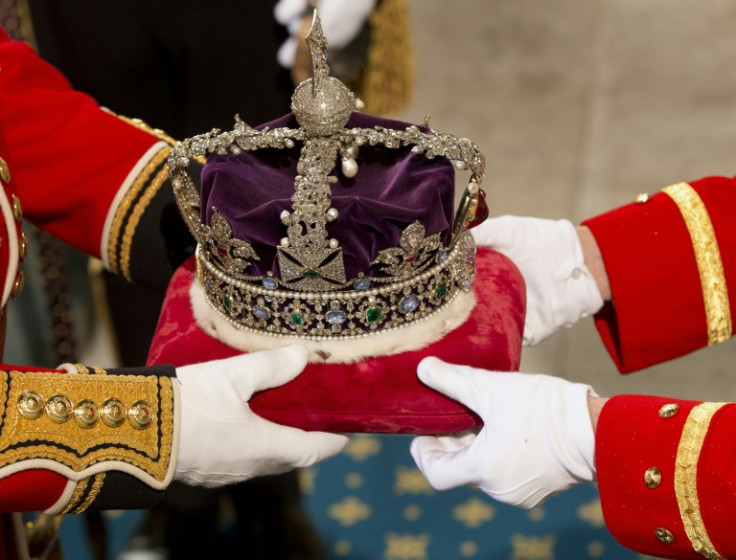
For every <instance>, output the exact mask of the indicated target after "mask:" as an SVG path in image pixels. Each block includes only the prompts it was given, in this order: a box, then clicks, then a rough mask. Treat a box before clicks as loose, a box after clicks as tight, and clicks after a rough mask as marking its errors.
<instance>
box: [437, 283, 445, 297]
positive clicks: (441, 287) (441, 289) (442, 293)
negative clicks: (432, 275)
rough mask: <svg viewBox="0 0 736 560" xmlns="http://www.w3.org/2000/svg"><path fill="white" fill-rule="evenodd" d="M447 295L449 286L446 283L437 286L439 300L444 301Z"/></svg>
mask: <svg viewBox="0 0 736 560" xmlns="http://www.w3.org/2000/svg"><path fill="white" fill-rule="evenodd" d="M446 295H447V284H446V283H445V282H442V283H441V284H437V299H442V298H443V297H445V296H446Z"/></svg>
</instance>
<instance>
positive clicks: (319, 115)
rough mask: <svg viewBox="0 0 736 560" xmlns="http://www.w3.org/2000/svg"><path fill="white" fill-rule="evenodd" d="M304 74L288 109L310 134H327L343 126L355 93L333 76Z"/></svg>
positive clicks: (353, 106)
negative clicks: (319, 77)
mask: <svg viewBox="0 0 736 560" xmlns="http://www.w3.org/2000/svg"><path fill="white" fill-rule="evenodd" d="M313 80H314V78H307V79H306V80H304V81H303V82H302V83H301V84H299V86H298V87H297V88H296V91H295V92H294V95H292V97H291V110H292V112H293V113H294V116H295V117H296V120H297V122H298V123H299V125H300V126H301V127H302V128H304V129H305V131H306V132H307V134H308V135H309V136H329V135H330V134H333V133H335V132H337V131H338V130H340V129H341V128H343V127H344V126H345V125H346V124H347V122H348V119H350V114H351V113H352V111H353V110H354V109H355V95H354V94H353V92H352V91H350V90H349V89H348V88H347V87H346V86H345V84H343V83H342V82H341V81H340V80H338V79H337V78H333V77H332V76H325V77H323V78H322V79H321V80H320V83H319V87H314V84H313Z"/></svg>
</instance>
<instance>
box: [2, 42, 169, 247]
mask: <svg viewBox="0 0 736 560" xmlns="http://www.w3.org/2000/svg"><path fill="white" fill-rule="evenodd" d="M0 68H1V69H2V70H1V71H0V122H1V123H2V127H3V132H4V134H5V139H6V141H7V144H8V147H9V150H10V157H11V160H12V165H13V168H12V172H13V177H14V179H15V184H16V194H17V196H18V197H19V198H20V199H21V201H22V202H23V206H24V211H25V215H26V217H27V218H28V219H29V220H30V221H32V222H34V223H35V224H36V225H38V226H39V227H41V228H43V229H46V230H47V231H49V232H51V233H52V234H54V235H55V236H57V237H59V238H61V239H63V240H64V241H67V242H69V243H70V244H72V245H74V246H76V247H78V248H80V249H81V250H83V251H85V252H86V253H88V254H91V255H94V256H98V257H99V256H101V255H100V254H101V250H100V248H101V239H102V236H103V228H104V225H105V220H106V218H107V215H108V212H109V210H110V208H111V206H112V205H113V201H114V199H115V197H116V195H117V193H118V191H119V190H120V188H121V186H122V185H124V184H125V182H126V178H127V177H128V176H129V175H130V174H131V171H132V169H133V168H134V166H135V164H136V163H137V162H139V161H140V160H141V159H142V158H143V157H144V155H145V154H146V152H147V151H148V150H149V149H151V148H152V147H153V146H154V145H155V144H156V143H157V142H158V140H157V138H156V137H155V136H152V135H151V134H148V133H146V132H145V131H143V130H140V129H138V128H136V127H133V126H130V125H129V124H128V123H126V122H124V121H122V120H120V119H118V118H117V117H115V116H114V115H112V114H110V113H107V112H105V111H103V110H101V109H100V108H99V107H98V106H97V104H96V103H95V101H94V100H93V99H92V98H90V97H89V96H87V95H84V94H82V93H80V92H77V91H74V90H73V89H72V88H71V86H70V85H69V83H68V82H67V80H66V79H65V78H64V77H63V76H62V75H61V74H60V73H59V72H57V71H56V70H55V69H54V68H53V67H51V66H50V65H49V64H47V63H45V62H44V61H43V60H41V59H40V58H38V56H37V55H36V54H35V52H34V51H33V50H32V49H31V48H30V47H29V46H28V45H26V44H25V43H22V42H19V41H11V40H9V39H8V37H7V35H6V33H5V32H4V31H3V30H0ZM110 71H114V69H111V70H110ZM81 221H84V223H85V227H79V223H80V222H81Z"/></svg>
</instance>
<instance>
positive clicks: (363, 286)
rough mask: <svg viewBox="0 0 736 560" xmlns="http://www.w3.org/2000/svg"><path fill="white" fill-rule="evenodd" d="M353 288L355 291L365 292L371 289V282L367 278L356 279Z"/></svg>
mask: <svg viewBox="0 0 736 560" xmlns="http://www.w3.org/2000/svg"><path fill="white" fill-rule="evenodd" d="M354 286H355V289H356V290H367V289H368V288H370V287H371V281H370V280H368V278H358V279H357V280H356V281H355V284H354Z"/></svg>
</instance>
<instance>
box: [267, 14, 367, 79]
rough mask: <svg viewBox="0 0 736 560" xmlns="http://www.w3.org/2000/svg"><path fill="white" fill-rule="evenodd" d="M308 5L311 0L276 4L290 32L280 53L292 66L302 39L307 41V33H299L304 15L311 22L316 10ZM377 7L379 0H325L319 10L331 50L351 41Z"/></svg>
mask: <svg viewBox="0 0 736 560" xmlns="http://www.w3.org/2000/svg"><path fill="white" fill-rule="evenodd" d="M308 7H309V2H308V0H279V1H278V2H277V3H276V6H275V7H274V17H275V18H276V21H277V22H279V23H280V24H281V25H283V26H285V27H286V28H287V29H288V30H289V34H290V37H289V38H288V39H287V40H286V41H285V42H284V43H283V44H282V45H281V47H280V48H279V52H278V53H277V55H276V58H277V60H278V61H279V64H280V65H281V66H283V67H284V68H291V67H292V65H293V64H294V58H295V57H296V50H297V47H298V46H299V42H302V43H303V42H304V37H299V36H298V35H299V33H300V29H302V18H303V17H305V16H307V17H309V20H310V22H311V18H312V12H311V11H308V9H307V8H308ZM375 7H376V0H350V1H349V2H346V1H345V0H321V1H320V3H319V8H318V10H317V11H318V13H319V18H320V21H321V22H322V31H323V32H324V34H325V38H326V39H327V44H328V45H329V48H330V50H340V49H342V48H343V47H345V46H346V45H347V44H348V43H350V41H352V40H353V39H354V38H355V37H356V35H358V32H359V31H360V30H361V28H362V27H363V24H364V23H365V21H366V19H368V16H370V15H371V12H372V11H373V9H374V8H375Z"/></svg>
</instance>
